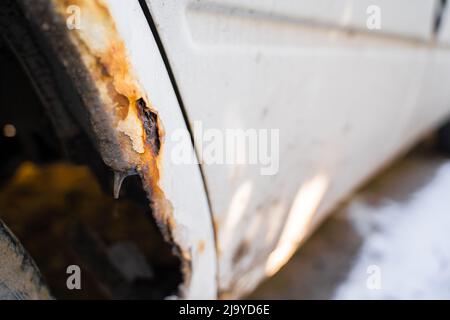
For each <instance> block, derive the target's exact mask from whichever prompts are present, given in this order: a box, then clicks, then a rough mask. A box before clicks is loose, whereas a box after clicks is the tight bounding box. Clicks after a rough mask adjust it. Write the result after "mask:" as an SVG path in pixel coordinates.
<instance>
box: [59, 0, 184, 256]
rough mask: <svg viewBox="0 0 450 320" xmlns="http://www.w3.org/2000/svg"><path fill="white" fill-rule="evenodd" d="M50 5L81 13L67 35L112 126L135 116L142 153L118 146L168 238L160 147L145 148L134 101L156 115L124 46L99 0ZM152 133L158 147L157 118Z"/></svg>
mask: <svg viewBox="0 0 450 320" xmlns="http://www.w3.org/2000/svg"><path fill="white" fill-rule="evenodd" d="M53 3H54V5H55V8H56V9H57V10H58V11H59V12H60V14H61V16H62V17H67V12H66V9H67V7H68V6H70V5H77V6H78V7H79V8H80V10H81V30H70V31H69V32H70V36H71V37H73V38H72V39H74V41H75V43H76V45H77V48H78V50H79V51H80V54H81V56H82V57H83V58H84V62H85V64H86V66H87V68H88V70H89V72H90V74H91V76H92V77H93V79H94V81H95V84H96V85H97V87H98V88H99V90H100V89H104V92H106V94H107V96H108V97H109V98H110V100H111V101H112V102H113V103H114V108H113V109H112V110H113V113H114V117H115V121H116V123H114V124H112V125H115V126H116V128H117V123H118V122H119V121H120V120H124V119H126V118H127V116H128V115H129V114H130V113H131V112H133V114H134V115H136V117H138V119H139V122H140V124H141V127H140V128H135V129H136V131H137V132H138V133H139V137H140V138H141V139H142V144H143V145H144V151H143V152H142V153H141V152H139V153H137V154H136V152H133V150H132V149H130V146H129V145H128V146H125V145H122V144H121V147H123V149H124V151H123V153H130V154H131V153H132V154H133V157H132V158H133V159H136V158H137V159H138V161H137V162H136V161H135V162H132V163H130V167H132V168H134V169H136V170H137V171H138V172H139V174H140V175H141V178H142V184H143V186H144V188H145V190H146V192H147V194H148V198H149V200H150V202H151V207H152V209H153V214H154V216H155V218H156V219H157V221H159V222H160V223H161V224H162V226H163V227H165V228H167V232H168V237H169V238H171V237H172V236H171V233H172V232H173V230H175V227H176V225H175V221H174V219H173V207H172V204H171V203H170V201H169V200H167V199H166V197H165V195H164V192H163V191H162V190H161V188H160V187H159V180H160V168H161V158H162V148H161V150H160V152H158V153H157V154H156V153H155V151H154V149H153V148H152V147H151V146H150V145H149V143H148V141H149V139H148V138H149V137H147V136H146V132H145V130H144V127H143V119H142V118H139V116H138V115H139V110H138V109H137V108H138V106H137V101H138V100H139V99H143V100H144V102H145V107H146V108H148V109H149V110H150V111H152V112H153V113H155V114H156V115H158V113H157V112H156V110H154V109H153V108H152V107H151V103H150V102H149V100H148V98H147V97H146V95H145V92H144V90H142V88H141V87H140V85H139V83H138V81H137V80H136V77H135V75H134V74H133V72H132V67H131V64H130V62H129V58H128V54H127V51H126V47H125V44H124V42H123V40H122V39H121V37H120V35H119V32H118V30H117V28H116V25H115V23H114V20H113V18H112V17H111V14H110V12H109V9H108V7H107V5H106V4H105V3H104V2H103V1H101V0H62V1H60V0H53ZM100 91H101V90H100ZM156 130H157V134H158V137H159V141H160V143H161V144H162V142H163V137H164V130H163V126H162V123H161V122H160V119H159V117H158V116H157V117H156ZM118 133H119V132H118ZM130 161H132V160H130ZM133 161H134V160H133ZM181 254H182V255H183V257H184V258H185V260H186V261H187V260H189V259H190V257H189V253H188V252H181Z"/></svg>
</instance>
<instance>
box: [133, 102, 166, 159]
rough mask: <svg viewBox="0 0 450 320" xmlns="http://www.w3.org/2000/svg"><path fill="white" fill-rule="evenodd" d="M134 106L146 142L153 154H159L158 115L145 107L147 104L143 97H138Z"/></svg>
mask: <svg viewBox="0 0 450 320" xmlns="http://www.w3.org/2000/svg"><path fill="white" fill-rule="evenodd" d="M136 107H137V109H138V112H139V116H140V118H141V120H142V123H143V126H144V131H145V139H146V142H147V144H148V145H149V146H150V148H151V149H152V151H153V154H154V155H155V156H157V155H158V154H159V150H160V149H161V137H160V134H159V129H158V115H157V114H156V113H155V112H153V111H151V110H150V109H149V108H147V104H146V103H145V100H144V99H143V98H139V99H138V100H137V101H136Z"/></svg>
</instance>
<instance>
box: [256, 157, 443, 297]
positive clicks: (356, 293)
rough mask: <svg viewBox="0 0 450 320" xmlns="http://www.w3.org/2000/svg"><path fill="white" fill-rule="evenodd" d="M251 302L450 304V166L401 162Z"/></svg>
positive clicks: (430, 160) (424, 160)
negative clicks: (448, 301)
mask: <svg viewBox="0 0 450 320" xmlns="http://www.w3.org/2000/svg"><path fill="white" fill-rule="evenodd" d="M250 298H259V299H266V298H268V299H269V298H270V299H450V160H449V159H448V158H443V157H442V156H440V155H437V154H434V153H432V152H430V151H429V150H416V151H414V152H413V153H412V154H410V155H408V156H407V157H406V158H404V159H403V160H400V161H399V162H398V163H397V164H396V165H394V166H393V167H392V168H391V169H389V170H387V171H386V172H385V173H383V174H381V175H380V176H379V177H377V178H376V179H375V181H373V182H372V183H370V184H369V185H368V186H366V187H364V188H363V189H362V190H361V191H359V192H358V193H357V194H356V195H355V196H354V197H352V199H351V200H350V201H349V202H348V203H347V205H345V206H344V207H342V208H341V209H339V210H337V212H335V213H333V214H332V216H331V218H329V219H328V220H327V221H326V222H325V223H324V224H323V225H322V226H321V227H320V228H319V229H318V230H317V232H316V233H315V234H314V235H313V236H312V237H311V238H310V239H309V240H308V241H307V242H306V243H305V244H304V245H303V246H302V247H301V248H300V250H299V251H298V252H297V253H296V255H295V256H294V257H293V259H292V260H291V261H290V262H289V263H288V264H287V265H286V266H285V267H284V268H283V269H282V270H281V271H280V272H279V274H277V275H275V276H274V277H273V278H271V279H269V280H267V281H266V282H265V283H263V284H262V285H261V286H260V287H259V288H258V289H257V290H256V291H255V292H254V293H253V294H252V295H251V296H250Z"/></svg>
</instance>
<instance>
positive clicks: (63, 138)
mask: <svg viewBox="0 0 450 320" xmlns="http://www.w3.org/2000/svg"><path fill="white" fill-rule="evenodd" d="M33 59H38V56H34V57H33ZM55 60H56V59H55ZM33 62H35V64H37V63H36V61H34V60H33ZM39 66H40V69H39V70H37V71H41V72H44V71H45V70H47V68H46V65H45V63H41V64H39ZM0 70H2V71H3V72H2V73H0V128H2V127H3V125H5V124H6V123H8V124H9V123H10V124H14V126H15V128H16V129H17V134H16V135H15V136H14V137H7V136H0V149H1V150H2V152H0V191H1V192H0V219H1V220H3V221H4V222H5V224H6V225H7V226H8V227H10V229H11V230H12V231H13V232H14V233H15V235H16V236H17V237H18V239H19V240H20V241H21V242H22V244H23V245H24V247H25V249H26V250H27V251H28V252H29V253H30V255H31V257H32V258H33V259H34V260H35V261H36V264H37V266H38V267H39V269H40V271H41V272H42V274H43V276H44V279H45V281H46V283H47V284H48V286H49V288H50V291H51V293H52V295H53V296H54V297H55V298H64V299H79V298H81V299H103V298H112V299H117V298H120V299H122V298H123V299H128V298H139V299H146V298H157V299H159V298H164V297H167V296H170V295H175V294H178V289H179V285H180V284H181V283H182V282H183V275H182V265H181V261H180V258H179V257H178V256H177V255H176V254H175V252H174V250H175V249H174V247H173V246H172V244H170V243H168V242H167V241H165V239H164V236H163V234H162V233H161V231H160V228H159V227H158V225H157V222H156V221H155V219H154V218H153V215H152V212H151V207H150V204H149V201H148V199H147V195H146V193H145V191H144V190H143V184H142V181H141V180H140V178H139V177H138V176H132V177H129V178H128V179H126V181H125V182H124V185H123V187H122V193H121V198H120V199H119V200H114V199H113V197H112V181H113V179H112V175H113V173H112V170H111V169H110V168H108V167H107V166H106V165H105V164H104V162H103V161H102V159H101V157H100V154H99V150H97V147H96V146H95V144H93V143H92V141H91V140H89V138H88V137H87V134H86V132H84V129H83V128H82V127H81V126H80V124H79V122H78V120H76V119H74V118H72V117H69V116H68V115H67V114H66V113H67V112H68V110H67V109H66V108H64V104H57V103H56V102H57V97H58V95H57V94H56V93H57V92H58V91H57V90H58V89H57V87H56V86H55V84H54V83H52V82H51V78H50V80H49V81H48V83H46V86H45V87H42V88H41V90H43V91H44V95H48V96H51V97H55V98H54V99H51V102H52V103H55V105H51V107H53V108H54V109H53V110H58V113H57V114H56V115H55V114H53V113H51V112H49V111H48V110H49V109H50V108H49V106H47V104H45V105H44V104H43V103H42V102H41V101H40V99H39V97H38V95H37V94H36V92H35V90H34V88H33V86H32V85H31V82H30V80H29V79H28V78H27V75H26V74H25V72H24V71H23V70H22V66H21V64H20V62H19V59H16V58H15V57H14V56H13V55H12V53H11V50H9V48H6V46H3V43H2V41H1V39H0ZM35 71H36V70H35ZM31 74H32V76H38V75H39V74H40V73H39V72H36V73H31ZM44 74H45V73H44ZM60 76H62V74H61V75H60ZM34 80H36V81H39V80H42V79H39V78H37V79H34ZM65 84H67V85H71V83H70V81H67V82H65ZM40 93H41V94H42V92H40ZM116 97H117V99H116V102H117V103H118V104H120V105H121V106H124V105H125V104H126V103H127V102H128V99H127V98H126V97H123V96H120V95H116ZM73 106H74V108H80V110H77V111H79V112H78V113H79V114H81V115H86V112H85V108H84V106H83V105H81V104H78V103H75V102H74V104H73ZM46 107H47V108H48V109H46ZM70 111H74V110H70ZM147 111H148V110H147ZM144 114H145V119H146V128H147V131H146V133H147V135H148V136H149V137H152V140H151V141H152V144H154V145H155V146H157V148H156V149H155V150H159V146H160V144H159V135H158V130H157V128H156V122H157V118H156V114H152V113H151V112H146V113H144ZM58 116H60V117H59V118H57V117H58ZM55 124H56V125H55ZM0 258H1V257H0ZM0 263H1V259H0ZM74 264H75V265H78V266H80V268H81V284H82V290H69V289H68V288H67V286H66V280H67V276H68V274H67V273H66V270H67V267H68V266H69V265H74ZM1 280H2V279H1V278H0V283H1Z"/></svg>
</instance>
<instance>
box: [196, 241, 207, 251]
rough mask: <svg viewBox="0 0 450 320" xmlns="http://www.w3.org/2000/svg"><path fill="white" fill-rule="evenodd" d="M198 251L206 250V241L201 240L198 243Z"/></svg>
mask: <svg viewBox="0 0 450 320" xmlns="http://www.w3.org/2000/svg"><path fill="white" fill-rule="evenodd" d="M197 251H198V253H200V254H202V253H203V252H204V251H205V241H204V240H199V241H198V243H197Z"/></svg>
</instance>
